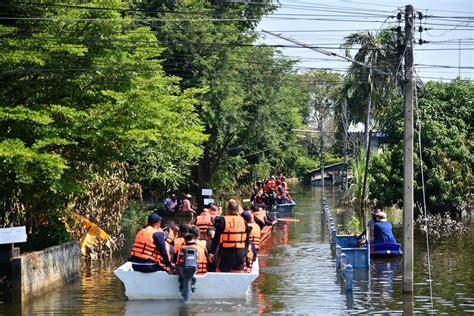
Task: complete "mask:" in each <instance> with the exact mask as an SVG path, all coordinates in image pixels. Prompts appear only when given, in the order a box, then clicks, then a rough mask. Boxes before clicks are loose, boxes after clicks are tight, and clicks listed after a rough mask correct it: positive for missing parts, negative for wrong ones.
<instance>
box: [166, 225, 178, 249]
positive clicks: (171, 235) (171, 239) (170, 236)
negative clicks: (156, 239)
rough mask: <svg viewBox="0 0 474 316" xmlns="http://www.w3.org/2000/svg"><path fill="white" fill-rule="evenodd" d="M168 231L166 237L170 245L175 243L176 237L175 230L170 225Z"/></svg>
mask: <svg viewBox="0 0 474 316" xmlns="http://www.w3.org/2000/svg"><path fill="white" fill-rule="evenodd" d="M167 232H168V236H167V237H166V242H167V243H168V244H170V245H172V244H173V242H174V238H175V237H176V235H175V233H174V230H172V229H171V228H169V227H168V229H167Z"/></svg>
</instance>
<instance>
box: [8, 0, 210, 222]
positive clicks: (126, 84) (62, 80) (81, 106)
mask: <svg viewBox="0 0 474 316" xmlns="http://www.w3.org/2000/svg"><path fill="white" fill-rule="evenodd" d="M7 8H8V10H9V12H8V14H9V16H11V17H24V16H28V17H31V19H18V20H2V22H3V24H1V25H0V32H1V33H2V35H3V36H2V37H1V39H0V56H1V57H0V67H1V69H2V70H1V73H0V81H1V82H2V86H1V87H0V100H1V101H0V102H1V104H0V130H1V131H2V132H1V134H0V158H1V164H0V168H1V171H2V176H1V181H2V183H3V184H4V185H3V186H2V190H1V192H0V199H1V201H2V209H3V212H2V213H3V214H4V215H3V218H2V222H1V223H0V224H1V225H9V224H16V225H19V224H24V223H25V222H26V223H27V224H28V226H29V228H30V230H31V231H34V230H35V229H36V228H38V227H40V226H42V225H46V224H47V223H48V220H47V219H48V218H50V217H53V218H56V219H57V218H58V216H60V214H61V213H62V211H63V209H64V205H66V204H68V203H69V202H71V201H74V200H75V199H79V200H80V199H81V198H83V197H85V196H87V197H88V198H91V196H90V193H91V192H88V191H87V190H88V189H87V188H88V187H90V188H96V186H94V185H93V182H94V181H97V179H100V181H101V182H100V183H108V181H107V179H104V177H105V178H107V177H108V176H109V177H110V178H111V179H114V181H116V178H117V175H119V176H118V178H120V179H121V180H123V181H124V183H125V186H128V185H132V184H133V183H134V182H139V183H141V184H144V183H146V184H149V185H153V186H155V187H161V188H173V187H177V186H178V185H179V184H180V183H182V182H184V180H185V179H186V178H187V175H189V173H190V169H191V167H192V166H193V164H194V163H195V161H196V160H197V159H198V157H199V156H200V155H201V153H202V149H201V147H200V145H201V143H202V142H203V141H204V140H205V139H206V136H205V135H204V134H203V128H202V127H201V125H200V121H199V118H198V116H197V115H196V113H195V106H196V105H197V104H198V103H199V102H198V100H197V98H196V97H197V96H198V95H199V94H201V93H203V92H204V91H203V90H196V89H187V90H182V89H181V88H180V87H179V78H177V77H170V76H166V75H165V72H164V71H163V67H162V61H161V57H160V54H161V53H162V52H163V49H162V48H161V47H160V45H159V43H158V41H157V39H156V37H155V35H154V34H153V33H152V32H151V31H150V29H149V28H148V27H143V26H139V25H137V23H135V21H134V20H133V18H130V17H128V16H126V15H125V14H123V13H124V12H126V9H127V8H128V6H127V4H126V3H123V2H122V1H119V0H114V1H99V0H98V1H89V2H87V3H81V4H80V5H78V4H77V2H76V1H72V0H71V1H62V2H61V3H58V2H57V1H54V2H41V3H19V2H9V3H8V6H7ZM89 8H90V9H89ZM123 166H125V168H126V169H125V172H124V170H123ZM117 181H118V180H117ZM91 182H92V184H91ZM94 192H96V193H97V194H101V190H100V189H97V190H96V189H94ZM120 192H122V194H128V193H127V192H129V190H125V189H124V190H122V191H120ZM107 197H108V198H116V196H114V197H112V196H111V195H109V196H105V195H104V196H103V198H104V199H105V198H107ZM79 204H80V203H79ZM79 204H78V205H79ZM111 205H113V204H111ZM78 211H79V212H81V211H83V212H86V210H78ZM108 211H109V212H112V213H113V212H117V211H123V209H122V210H116V209H109V210H108ZM86 213H87V212H86ZM84 215H88V214H84Z"/></svg>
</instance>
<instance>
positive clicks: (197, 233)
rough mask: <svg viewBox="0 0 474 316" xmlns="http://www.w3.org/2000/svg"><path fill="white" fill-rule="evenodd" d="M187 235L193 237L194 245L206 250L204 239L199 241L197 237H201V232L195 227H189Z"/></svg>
mask: <svg viewBox="0 0 474 316" xmlns="http://www.w3.org/2000/svg"><path fill="white" fill-rule="evenodd" d="M189 233H190V234H192V235H193V236H194V240H195V241H196V244H197V245H199V246H201V247H202V248H207V243H206V240H205V239H201V238H200V237H199V236H200V235H201V230H200V229H199V227H197V226H191V227H190V228H189Z"/></svg>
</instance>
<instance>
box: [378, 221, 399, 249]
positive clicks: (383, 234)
mask: <svg viewBox="0 0 474 316" xmlns="http://www.w3.org/2000/svg"><path fill="white" fill-rule="evenodd" d="M374 242H375V243H376V244H378V243H382V242H392V243H396V242H397V240H396V239H395V236H394V235H393V231H392V224H390V223H389V222H376V223H375V224H374Z"/></svg>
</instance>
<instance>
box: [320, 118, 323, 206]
mask: <svg viewBox="0 0 474 316" xmlns="http://www.w3.org/2000/svg"><path fill="white" fill-rule="evenodd" d="M319 115H320V116H321V117H320V124H319V128H320V135H319V136H320V140H321V206H323V201H324V129H323V123H324V116H323V114H322V111H321V112H320V113H319Z"/></svg>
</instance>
